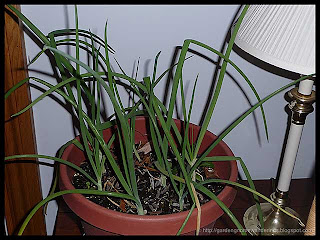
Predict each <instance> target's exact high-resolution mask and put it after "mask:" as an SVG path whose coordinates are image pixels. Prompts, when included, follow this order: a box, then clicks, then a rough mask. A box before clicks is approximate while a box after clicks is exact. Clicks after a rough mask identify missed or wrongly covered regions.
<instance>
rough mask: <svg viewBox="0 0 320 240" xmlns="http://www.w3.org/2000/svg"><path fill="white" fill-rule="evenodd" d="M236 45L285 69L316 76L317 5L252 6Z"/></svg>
mask: <svg viewBox="0 0 320 240" xmlns="http://www.w3.org/2000/svg"><path fill="white" fill-rule="evenodd" d="M235 44H236V45H237V46H238V47H240V48H241V49H242V50H244V51H245V52H247V53H249V54H251V55H253V56H254V57H256V58H258V59H261V60H263V61H265V62H267V63H269V64H272V65H274V66H277V67H280V68H282V69H286V70H289V71H292V72H296V73H300V74H304V75H308V74H312V73H315V5H251V6H250V7H249V9H248V11H247V13H246V15H245V17H244V19H243V22H242V23H241V26H240V29H239V31H238V35H237V37H236V39H235Z"/></svg>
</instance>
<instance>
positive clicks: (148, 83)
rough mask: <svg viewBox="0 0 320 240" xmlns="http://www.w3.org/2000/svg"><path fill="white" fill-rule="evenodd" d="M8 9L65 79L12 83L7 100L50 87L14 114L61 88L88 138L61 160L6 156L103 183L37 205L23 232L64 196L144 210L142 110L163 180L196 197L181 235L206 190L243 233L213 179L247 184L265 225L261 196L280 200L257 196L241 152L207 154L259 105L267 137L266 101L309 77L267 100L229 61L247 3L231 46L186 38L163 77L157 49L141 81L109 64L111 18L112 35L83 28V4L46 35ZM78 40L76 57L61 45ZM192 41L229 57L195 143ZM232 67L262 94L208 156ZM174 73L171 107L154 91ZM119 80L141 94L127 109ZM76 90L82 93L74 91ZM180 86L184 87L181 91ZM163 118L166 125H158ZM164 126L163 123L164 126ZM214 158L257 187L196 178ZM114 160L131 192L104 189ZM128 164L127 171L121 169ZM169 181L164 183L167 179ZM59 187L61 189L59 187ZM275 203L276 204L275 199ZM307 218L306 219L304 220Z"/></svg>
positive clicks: (51, 195) (178, 191) (116, 170)
mask: <svg viewBox="0 0 320 240" xmlns="http://www.w3.org/2000/svg"><path fill="white" fill-rule="evenodd" d="M8 7H9V8H10V9H11V10H12V11H13V12H14V13H15V14H16V15H17V16H18V17H19V18H20V19H21V20H22V22H23V23H24V24H25V25H26V26H27V27H28V28H29V29H30V30H31V31H32V32H33V33H34V34H35V35H36V36H37V37H38V38H39V39H40V41H41V42H42V44H43V49H42V50H41V51H40V52H39V53H38V54H37V55H36V57H35V58H34V59H33V60H32V61H31V62H30V64H32V63H33V62H34V61H37V59H38V57H39V56H40V55H41V54H43V53H44V52H51V53H52V54H53V56H54V58H55V63H56V67H57V69H58V71H59V73H60V77H61V81H59V83H57V84H56V85H53V84H50V83H49V82H47V81H46V80H44V79H39V78H36V77H28V78H26V79H23V80H21V81H20V82H19V83H18V84H16V85H15V86H14V87H12V88H11V89H10V90H9V91H8V92H7V93H6V94H5V98H7V97H8V96H9V95H10V94H11V93H12V92H13V91H15V90H16V89H17V88H19V87H20V86H22V85H23V84H27V83H29V82H31V81H35V82H37V83H38V84H40V85H42V86H44V87H46V88H48V90H46V91H45V92H44V93H43V94H41V95H40V96H39V97H38V98H36V99H35V100H34V101H33V102H32V103H30V104H29V105H28V106H26V107H25V108H24V109H22V110H21V111H19V112H18V113H16V114H14V115H13V116H12V117H15V116H18V115H20V114H22V113H24V112H25V111H27V110H28V109H30V108H31V107H33V106H34V105H35V104H37V103H38V102H39V101H41V100H42V99H43V98H44V97H46V96H48V95H49V94H51V93H53V92H55V93H57V94H59V95H60V96H62V97H63V98H64V99H65V100H66V102H68V103H69V104H70V105H71V106H72V107H73V109H74V111H75V112H76V115H77V120H78V121H79V125H80V136H81V140H80V141H78V140H76V139H74V140H71V141H69V142H67V143H66V144H65V145H64V146H63V147H62V148H61V149H60V151H59V154H58V156H57V157H52V156H45V155H36V154H28V155H14V156H7V157H5V161H9V160H11V159H16V158H31V157H36V158H45V159H50V160H54V161H56V162H59V163H60V164H66V165H67V166H69V167H71V168H74V169H75V170H76V171H78V172H81V173H82V174H83V175H84V176H85V177H86V178H87V179H88V181H89V182H91V183H92V184H94V185H95V186H96V189H97V190H92V189H75V190H67V191H59V192H55V191H51V192H50V193H49V195H48V197H46V198H45V199H43V200H42V201H41V202H40V203H38V204H37V205H36V206H35V207H34V209H33V210H32V211H31V212H30V214H29V215H28V216H27V218H26V219H25V221H24V223H23V224H22V226H21V229H20V231H19V234H22V233H23V231H24V229H25V227H26V225H27V224H28V222H29V220H30V219H31V218H32V216H33V215H34V214H35V212H36V211H37V210H38V209H39V208H40V207H42V206H43V205H44V204H46V203H47V202H48V201H50V200H52V199H54V198H56V197H58V196H61V195H64V194H70V193H73V194H91V195H106V196H111V197H117V198H122V199H130V200H132V201H133V202H134V203H135V205H136V208H137V213H138V214H139V215H143V214H145V212H144V209H143V206H142V204H141V199H140V196H139V194H138V189H137V177H136V174H135V168H134V167H135V166H134V157H135V155H137V149H136V147H135V142H134V139H135V138H134V136H135V124H134V123H135V118H136V116H139V115H144V116H148V121H149V124H148V125H149V129H148V130H149V134H150V136H151V140H152V142H153V143H152V146H153V151H154V153H155V155H156V159H157V160H156V162H155V166H156V167H157V170H159V171H160V172H161V174H162V179H163V180H165V179H168V180H169V181H167V184H171V185H172V187H173V189H174V191H175V193H176V194H177V196H178V197H179V200H180V201H179V202H180V204H181V203H182V202H183V198H184V197H185V196H186V195H189V196H190V198H191V200H192V207H191V209H190V210H189V214H188V216H187V218H186V220H185V221H184V223H183V225H182V226H181V228H180V230H179V232H177V234H180V233H181V231H182V229H183V227H184V226H185V224H186V222H187V221H188V219H189V217H190V215H191V213H192V211H193V210H194V208H195V207H197V208H198V219H199V221H198V227H197V231H199V226H200V208H199V207H200V206H199V201H198V197H197V194H196V192H197V191H199V192H202V193H204V194H206V195H207V196H208V197H210V198H211V199H213V200H214V201H216V202H217V204H218V205H219V206H220V207H221V208H222V209H223V211H225V212H226V214H227V215H228V216H230V218H231V219H232V221H233V222H234V224H235V225H236V226H237V227H238V228H239V229H240V230H244V229H243V226H241V224H240V223H239V221H238V220H237V219H236V218H235V216H234V215H233V214H232V212H231V211H230V210H229V209H228V208H227V207H226V206H225V205H224V203H223V202H221V201H220V200H219V199H218V197H217V196H216V195H215V194H214V193H212V192H210V191H209V190H208V189H207V188H206V187H205V186H204V184H205V183H208V182H220V183H225V184H229V185H235V186H237V187H240V188H244V189H246V190H248V191H250V192H251V193H252V194H253V197H254V199H255V200H256V204H257V207H258V212H259V219H260V223H261V226H262V229H263V221H262V213H261V209H260V205H259V197H260V198H263V199H264V200H266V201H268V202H270V203H272V204H273V202H272V201H271V200H270V199H268V198H267V197H265V196H263V195H262V194H260V193H258V192H257V191H256V190H255V187H254V184H253V181H252V179H251V176H250V173H249V172H248V170H247V168H246V166H245V163H244V162H243V160H242V159H241V158H240V157H226V156H215V157H208V154H209V153H210V151H211V150H212V149H213V148H214V147H215V146H216V145H217V144H218V143H219V142H220V141H221V140H222V139H223V138H224V137H225V136H226V135H227V134H228V133H229V132H230V131H232V130H233V129H234V128H235V127H236V126H237V125H238V124H239V123H240V122H241V121H242V120H244V119H245V118H246V117H247V116H248V115H249V114H251V113H252V112H253V111H254V110H255V109H256V108H260V110H261V112H262V117H263V120H264V125H265V131H266V135H267V136H268V130H267V124H266V119H265V114H264V110H263V106H262V104H263V103H264V102H266V101H267V100H268V99H270V98H271V97H273V96H274V95H276V94H277V93H279V92H280V91H283V90H284V89H286V88H288V87H290V86H292V85H294V84H296V83H297V82H299V81H300V80H303V79H305V78H307V77H308V76H306V77H302V78H300V79H298V80H296V81H294V82H292V83H290V84H288V85H286V86H284V87H282V88H281V89H278V90H276V91H275V92H273V93H271V94H270V95H268V96H267V97H265V98H264V99H260V97H259V95H258V93H257V92H256V90H255V88H254V87H253V84H252V83H251V82H250V81H249V79H248V77H247V76H246V75H245V73H244V72H242V71H241V70H240V68H239V67H238V66H237V65H236V64H235V63H234V62H233V61H231V60H230V59H229V56H230V53H231V50H232V46H233V43H234V39H235V36H236V34H237V31H238V29H239V26H240V24H241V22H242V19H243V17H244V15H245V13H246V11H247V9H248V6H244V7H243V10H242V12H241V14H240V16H239V19H238V21H237V22H236V23H235V25H234V29H233V32H232V34H231V38H230V40H229V43H228V47H227V50H226V52H225V53H221V52H219V51H217V50H216V49H214V48H212V47H210V46H209V45H206V44H204V43H202V42H199V41H196V40H193V39H187V40H185V41H184V43H183V45H182V49H181V52H180V56H179V59H178V62H177V63H175V64H174V65H173V66H171V67H170V68H169V69H167V70H166V71H165V72H164V73H162V74H160V75H159V76H158V77H157V72H156V70H157V63H158V58H159V55H160V52H159V54H157V56H156V57H155V61H154V71H153V73H152V75H151V76H146V77H144V78H143V79H142V81H138V80H137V79H136V78H133V77H130V76H128V75H127V74H126V73H125V72H124V71H123V69H122V68H121V66H120V64H119V63H118V62H117V63H118V66H119V68H120V70H121V71H120V72H116V71H114V70H113V68H112V66H111V64H110V60H109V59H110V54H114V50H113V49H112V48H111V47H110V46H109V44H108V41H107V29H108V28H107V26H108V25H107V23H106V24H105V34H104V37H103V38H100V37H99V36H97V35H95V34H93V33H91V32H90V31H86V30H83V29H80V28H79V24H78V14H77V7H75V23H76V24H75V25H76V28H75V29H60V30H55V31H52V32H50V33H49V34H47V35H45V34H44V33H42V32H41V31H40V30H39V29H38V28H37V27H36V26H35V25H34V24H33V23H32V22H31V21H30V20H29V19H27V18H26V17H25V16H24V15H23V14H22V13H21V12H20V11H18V10H17V9H15V8H14V7H13V6H11V5H8ZM59 36H67V38H66V39H63V40H61V39H59ZM81 36H85V37H87V39H90V41H89V42H85V41H82V40H80V37H81ZM66 44H69V45H73V46H75V50H76V54H75V56H71V55H69V54H67V53H65V52H63V51H61V50H59V48H58V47H59V46H61V45H66ZM191 44H194V45H197V46H200V47H202V48H204V49H206V50H207V51H208V52H209V53H210V54H217V55H218V56H219V57H221V58H222V59H223V63H222V66H221V70H220V75H219V78H218V81H217V85H216V87H215V92H214V95H213V97H212V99H211V102H210V105H209V108H208V111H207V113H206V115H205V119H204V122H203V125H202V126H201V130H200V133H199V135H198V136H197V138H196V141H195V143H193V141H190V139H189V137H188V133H189V123H190V118H191V112H192V106H193V101H194V99H195V97H196V89H197V87H196V84H197V81H198V77H197V79H196V80H195V84H194V86H193V91H192V98H191V101H190V103H189V109H188V111H187V105H188V104H187V103H186V101H185V99H184V95H183V87H184V84H183V76H182V70H183V65H184V62H185V61H187V59H188V57H187V56H186V55H187V52H188V49H189V46H190V45H191ZM82 49H85V50H86V51H89V54H90V55H91V56H92V58H93V59H94V61H93V67H90V66H89V65H87V64H85V63H84V62H82V61H81V60H80V58H79V55H80V50H82ZM228 64H229V65H231V67H233V68H234V69H235V70H236V71H237V72H238V73H239V74H240V75H241V76H242V78H243V79H244V81H246V82H247V83H248V85H249V86H250V88H251V89H252V91H253V93H254V95H255V96H256V98H257V103H256V104H255V105H254V106H253V107H251V108H250V109H249V110H248V111H247V112H245V113H244V114H243V115H242V116H241V117H239V118H238V119H237V120H236V121H234V122H233V123H232V124H231V125H230V126H229V127H228V128H227V129H226V130H225V131H224V132H223V133H222V134H220V135H219V136H218V139H217V140H216V141H214V142H213V143H212V144H211V145H210V146H209V147H208V149H207V150H206V151H204V152H203V153H200V152H199V149H200V146H201V143H202V140H203V137H204V134H205V132H206V130H207V127H208V125H209V123H210V121H211V120H212V116H213V112H214V109H215V106H216V103H217V100H218V97H219V94H220V89H221V87H222V83H223V80H224V76H225V73H226V68H227V65H228ZM100 65H102V66H103V67H104V71H99V70H98V69H99V66H100ZM81 68H82V69H83V70H84V71H85V73H81V72H80V69H81ZM169 71H174V77H173V84H172V89H171V95H170V101H169V106H168V108H167V107H165V105H164V104H163V103H162V102H161V101H160V100H159V98H158V97H157V96H156V95H155V93H154V88H155V87H156V85H157V84H158V83H159V82H160V81H161V79H163V77H164V76H165V74H166V73H168V72H169ZM117 79H121V80H123V81H127V83H128V85H129V86H130V89H131V90H132V93H133V94H134V96H135V97H136V98H137V99H136V101H132V104H131V106H129V107H124V104H123V102H122V99H121V98H120V95H119V92H118V87H119V86H118V84H117V81H116V80H117ZM89 84H92V86H93V87H92V88H89ZM73 89H75V90H76V93H75V92H74V91H73ZM179 89H180V91H179ZM103 92H105V93H107V95H108V97H109V99H110V101H111V103H112V107H113V109H114V112H113V114H112V115H111V116H110V117H109V118H108V120H107V121H102V118H101V107H100V105H101V101H102V98H101V96H102V93H103ZM179 92H180V96H181V99H182V110H183V120H184V122H185V125H184V129H183V131H179V130H178V128H177V126H176V125H175V123H174V121H173V120H172V116H173V113H174V108H175V102H176V98H177V96H178V95H179ZM84 101H87V102H89V107H87V109H88V110H87V111H85V110H84V109H83V107H82V106H83V103H84ZM159 123H160V124H159ZM114 126H117V128H116V129H117V130H116V131H115V132H114V133H113V135H112V137H111V139H110V140H109V141H108V142H106V141H105V140H104V139H103V134H102V131H103V130H104V129H107V128H110V127H114ZM160 126H161V127H160ZM116 138H117V139H118V140H119V143H120V144H119V148H120V150H119V151H120V153H121V156H122V159H121V160H120V161H118V162H117V161H116V160H115V159H114V157H113V155H112V153H111V146H112V143H113V142H114V140H115V139H116ZM70 144H75V145H76V146H77V147H78V148H80V149H81V150H82V151H84V152H85V154H86V157H87V159H88V161H89V163H90V165H91V167H92V169H93V171H94V177H91V176H89V175H88V174H87V173H86V172H85V171H83V170H82V169H81V168H80V167H78V166H76V165H74V164H72V163H70V162H68V161H65V160H63V159H61V156H62V153H63V150H64V149H65V148H66V147H67V146H69V145H70ZM169 145H170V147H171V150H172V152H173V154H174V155H175V158H176V159H177V162H178V164H179V170H178V173H173V169H172V166H171V164H170V163H169V160H168V154H169ZM215 161H239V162H240V166H241V167H242V169H243V171H244V173H245V175H246V177H247V179H248V182H249V186H250V187H246V186H244V185H241V184H239V183H233V182H229V181H227V180H222V179H214V180H213V179H212V180H206V181H203V180H201V179H198V178H197V177H196V174H195V171H196V169H197V168H198V167H199V166H201V164H203V163H206V162H207V163H208V162H215ZM106 163H108V164H109V165H110V166H111V168H112V169H113V171H114V173H115V175H116V177H117V179H118V181H119V182H120V183H121V185H122V187H123V189H124V190H125V193H118V192H108V191H105V190H104V189H103V186H102V174H103V173H104V172H105V164H106ZM119 164H121V165H122V166H121V168H120V167H119ZM164 182H165V181H164ZM53 190H55V188H53ZM273 205H275V204H273ZM275 206H276V207H277V208H279V209H280V210H281V211H283V212H285V213H286V214H288V215H290V216H291V217H294V218H296V217H295V216H293V215H291V214H290V213H289V212H287V211H285V210H284V209H282V208H281V207H279V206H277V205H275ZM299 221H300V220H299ZM241 233H242V234H244V235H245V234H246V233H245V231H241Z"/></svg>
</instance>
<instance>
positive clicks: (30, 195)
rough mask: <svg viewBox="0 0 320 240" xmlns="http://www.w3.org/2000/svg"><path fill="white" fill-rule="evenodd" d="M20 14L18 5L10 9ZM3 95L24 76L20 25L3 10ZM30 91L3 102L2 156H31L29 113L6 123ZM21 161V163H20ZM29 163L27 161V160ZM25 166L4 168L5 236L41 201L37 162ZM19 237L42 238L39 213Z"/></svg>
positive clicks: (22, 89) (21, 90)
mask: <svg viewBox="0 0 320 240" xmlns="http://www.w3.org/2000/svg"><path fill="white" fill-rule="evenodd" d="M14 6H15V7H16V8H18V9H19V10H20V6H19V5H14ZM4 38H5V45H4V46H5V55H4V56H5V59H4V60H5V84H4V87H5V92H6V91H8V89H10V88H11V87H12V86H14V85H15V84H16V83H18V82H19V81H20V80H22V79H24V78H26V77H27V76H28V72H27V70H26V57H25V46H24V37H23V31H22V27H21V22H20V21H18V19H17V17H16V16H15V15H14V13H12V11H11V10H10V9H9V8H7V7H6V8H5V35H4ZM30 101H31V100H30V89H29V86H28V85H27V84H24V85H23V86H21V87H20V88H19V89H17V90H16V91H15V92H14V93H12V94H11V95H10V96H9V97H8V98H7V99H6V100H5V155H6V156H10V155H16V154H34V153H36V152H37V151H36V141H35V133H34V126H33V115H32V110H30V111H27V112H25V113H24V114H22V115H20V116H18V117H16V118H13V119H10V116H11V115H12V114H14V113H16V112H18V110H21V109H22V108H23V107H25V106H26V105H27V104H29V103H30ZM24 160H25V159H24ZM28 160H30V159H28ZM31 160H32V161H33V163H32V162H29V163H8V164H5V170H4V178H5V184H4V185H5V217H6V222H7V228H8V234H9V235H12V234H16V233H17V231H18V230H19V227H20V225H21V224H22V221H23V220H24V218H25V217H26V216H27V214H28V213H29V211H30V210H31V209H32V208H33V207H34V206H35V205H36V204H37V203H38V202H39V201H41V200H42V193H41V185H40V173H39V166H38V164H37V159H31ZM23 235H46V226H45V219H44V215H43V212H42V209H40V210H39V211H38V212H37V213H36V214H35V216H34V217H33V218H32V220H31V221H30V222H29V224H28V226H27V227H26V229H25V231H24V234H23Z"/></svg>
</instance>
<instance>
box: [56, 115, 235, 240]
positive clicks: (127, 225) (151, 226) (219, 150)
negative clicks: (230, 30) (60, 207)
mask: <svg viewBox="0 0 320 240" xmlns="http://www.w3.org/2000/svg"><path fill="white" fill-rule="evenodd" d="M174 121H175V123H176V124H177V126H178V128H179V129H180V127H181V125H182V124H181V123H182V122H181V121H179V120H174ZM147 122H148V121H147ZM147 122H146V121H145V118H144V117H137V118H136V134H135V136H136V142H138V141H144V142H146V141H147V137H146V132H147V130H146V129H147V124H148V123H147ZM191 126H192V127H193V129H194V135H193V136H194V139H195V138H196V136H197V134H198V132H199V129H200V127H199V126H196V125H193V124H192V125H191ZM191 126H190V129H191ZM190 131H191V130H190ZM111 132H112V131H111V129H106V130H105V131H104V132H103V135H104V138H105V140H108V139H109V138H110V136H111ZM78 138H79V137H78ZM216 138H217V137H216V136H215V135H214V134H212V133H211V132H209V131H207V132H206V134H205V137H204V141H203V144H202V146H201V148H200V153H201V152H202V151H204V150H205V149H206V148H207V147H208V146H209V145H210V143H212V142H213V141H214V140H215V139H216ZM215 155H219V156H234V155H233V153H232V151H231V150H230V148H229V147H228V146H227V145H226V144H225V143H224V142H222V141H221V142H220V143H219V144H218V145H217V146H216V147H215V148H214V149H213V150H212V151H211V153H210V154H209V156H215ZM62 158H63V159H65V160H68V161H70V162H72V163H74V164H76V165H78V166H79V165H80V164H81V163H82V162H83V161H84V160H85V155H84V154H83V152H82V151H81V150H79V149H78V148H77V147H75V146H74V145H70V146H69V147H68V148H66V149H65V151H64V153H63V156H62ZM215 169H216V170H217V173H218V175H219V176H220V178H222V179H228V180H230V181H234V182H235V181H237V176H238V168H237V163H236V161H224V162H216V163H215ZM74 173H75V171H74V170H73V169H71V168H70V167H67V166H66V165H64V164H61V165H60V183H59V184H60V190H67V189H74V187H73V185H72V183H71V179H72V176H73V174H74ZM235 195H236V190H235V189H234V188H233V187H231V186H226V187H225V188H224V189H223V190H222V192H221V193H220V194H219V195H218V197H219V199H220V200H222V201H223V202H224V204H225V205H226V206H228V207H229V206H230V205H231V204H232V202H233V200H234V198H235ZM63 198H64V200H65V202H66V203H67V205H68V206H69V207H70V209H71V210H72V211H73V212H74V213H75V214H76V215H78V216H79V217H80V218H81V219H82V220H83V227H84V230H85V233H86V234H88V235H89V234H98V235H104V234H106V235H107V234H109V235H110V234H120V235H175V234H176V233H177V232H178V230H179V228H180V227H181V225H182V223H183V221H184V220H185V218H186V216H187V214H188V212H189V211H184V212H180V213H173V214H166V215H159V216H151V215H148V216H146V215H143V216H140V215H134V214H125V213H121V212H117V211H113V210H109V209H106V208H104V207H102V206H99V205H97V204H95V203H93V202H91V201H89V200H87V199H86V198H85V197H84V196H83V195H81V194H67V195H64V196H63ZM222 214H223V210H222V209H221V208H220V207H219V206H218V205H217V204H216V202H214V201H210V202H208V203H206V204H204V205H203V206H202V207H201V227H202V228H203V227H205V228H203V229H201V232H200V233H202V234H204V235H205V234H207V233H208V232H210V231H212V227H213V225H214V222H215V221H216V219H218V218H219V217H220V216H221V215H222ZM196 216H197V210H196V208H195V210H194V211H193V213H192V214H191V217H190V219H189V221H188V222H187V224H186V226H185V228H184V230H183V232H182V234H193V233H194V231H195V229H196ZM206 228H207V229H206ZM209 228H210V229H209Z"/></svg>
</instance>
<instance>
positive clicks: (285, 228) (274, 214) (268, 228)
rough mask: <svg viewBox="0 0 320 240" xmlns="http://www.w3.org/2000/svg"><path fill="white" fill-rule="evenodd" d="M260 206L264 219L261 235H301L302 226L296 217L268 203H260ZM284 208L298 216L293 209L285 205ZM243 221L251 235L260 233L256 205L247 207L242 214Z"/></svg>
mask: <svg viewBox="0 0 320 240" xmlns="http://www.w3.org/2000/svg"><path fill="white" fill-rule="evenodd" d="M260 206H261V211H262V215H263V221H264V233H263V235H303V231H302V229H303V227H301V226H300V224H299V223H298V221H297V220H296V219H294V218H292V217H290V216H288V215H287V214H285V213H283V212H282V211H280V210H278V209H277V208H275V207H273V206H272V205H271V204H270V203H261V204H260ZM285 210H286V211H288V212H289V213H291V214H293V215H294V216H296V217H299V214H298V213H297V212H295V211H294V210H293V209H291V208H289V207H286V208H285ZM243 222H244V225H245V228H246V229H247V231H248V232H249V233H250V234H251V235H254V236H257V235H260V234H261V231H260V229H261V226H260V222H259V219H258V210H257V207H256V205H253V206H251V207H250V208H248V209H247V211H246V212H245V214H244V216H243Z"/></svg>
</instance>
